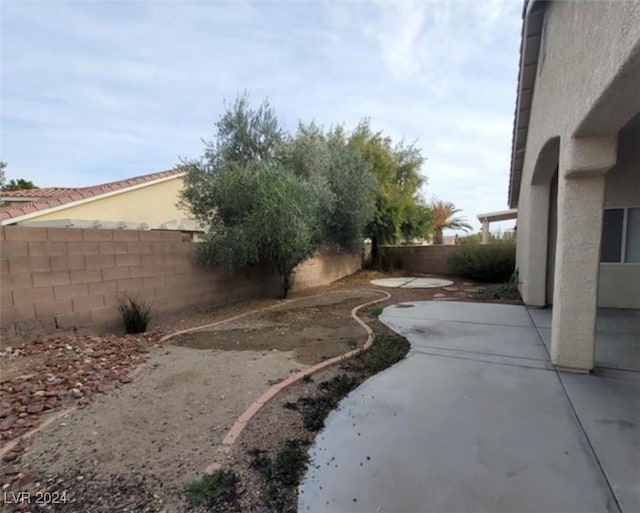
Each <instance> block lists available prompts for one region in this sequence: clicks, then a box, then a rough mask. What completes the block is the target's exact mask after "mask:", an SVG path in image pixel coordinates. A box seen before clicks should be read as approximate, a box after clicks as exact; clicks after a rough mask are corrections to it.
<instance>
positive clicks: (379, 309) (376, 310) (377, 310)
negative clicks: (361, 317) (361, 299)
mask: <svg viewBox="0 0 640 513" xmlns="http://www.w3.org/2000/svg"><path fill="white" fill-rule="evenodd" d="M382 310H384V307H382V306H376V307H373V308H372V309H371V310H369V314H370V315H371V317H380V314H381V313H382Z"/></svg>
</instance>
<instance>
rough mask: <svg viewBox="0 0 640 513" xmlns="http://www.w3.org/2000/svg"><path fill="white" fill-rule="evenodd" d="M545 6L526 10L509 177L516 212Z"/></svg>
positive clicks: (532, 1)
mask: <svg viewBox="0 0 640 513" xmlns="http://www.w3.org/2000/svg"><path fill="white" fill-rule="evenodd" d="M545 4H546V2H545V1H543V0H528V1H525V4H524V8H523V20H522V36H521V40H520V67H519V72H518V87H517V98H516V109H515V115H514V123H513V137H512V145H511V171H510V175H509V207H510V208H517V206H518V197H519V193H520V180H521V176H522V166H523V163H524V152H525V147H526V142H527V132H528V128H529V113H530V111H531V102H532V100H533V89H534V86H535V79H536V72H537V68H538V54H539V49H540V38H541V33H542V20H543V15H544V8H545Z"/></svg>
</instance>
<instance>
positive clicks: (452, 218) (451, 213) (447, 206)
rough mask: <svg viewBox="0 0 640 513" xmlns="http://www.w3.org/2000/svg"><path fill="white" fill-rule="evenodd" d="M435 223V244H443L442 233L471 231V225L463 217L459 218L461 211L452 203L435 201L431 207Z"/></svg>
mask: <svg viewBox="0 0 640 513" xmlns="http://www.w3.org/2000/svg"><path fill="white" fill-rule="evenodd" d="M429 207H430V209H431V216H432V223H433V243H434V244H442V238H443V237H442V232H443V230H445V229H449V230H464V231H469V230H471V225H470V224H469V223H468V222H467V220H466V219H465V218H464V217H462V216H457V215H456V214H458V213H460V212H461V210H460V209H459V208H456V206H455V205H454V204H453V203H452V202H451V201H443V200H439V199H433V200H432V201H431V204H430V205H429Z"/></svg>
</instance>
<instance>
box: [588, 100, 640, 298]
mask: <svg viewBox="0 0 640 513" xmlns="http://www.w3.org/2000/svg"><path fill="white" fill-rule="evenodd" d="M638 94H640V93H638ZM624 207H640V127H636V128H634V129H632V130H624V131H622V132H620V136H619V138H618V158H617V162H616V165H615V166H614V167H613V168H612V169H610V170H609V171H608V172H607V175H606V177H605V190H604V208H605V209H606V208H624ZM598 304H599V305H600V306H608V307H613V308H640V263H624V264H616V263H601V264H600V287H599V290H598Z"/></svg>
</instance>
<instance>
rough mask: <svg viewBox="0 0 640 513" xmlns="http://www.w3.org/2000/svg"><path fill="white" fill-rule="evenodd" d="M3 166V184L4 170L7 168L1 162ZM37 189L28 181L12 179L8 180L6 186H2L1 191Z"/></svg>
mask: <svg viewBox="0 0 640 513" xmlns="http://www.w3.org/2000/svg"><path fill="white" fill-rule="evenodd" d="M2 164H4V166H1V167H2V171H1V172H2V180H3V183H4V168H5V167H6V166H7V164H6V163H4V162H2ZM37 188H38V187H37V186H36V185H35V184H34V183H33V182H32V181H30V180H25V179H24V178H17V179H16V178H13V179H11V180H9V181H8V182H7V183H6V184H4V185H2V190H3V191H7V192H9V191H25V190H29V189H37Z"/></svg>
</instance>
